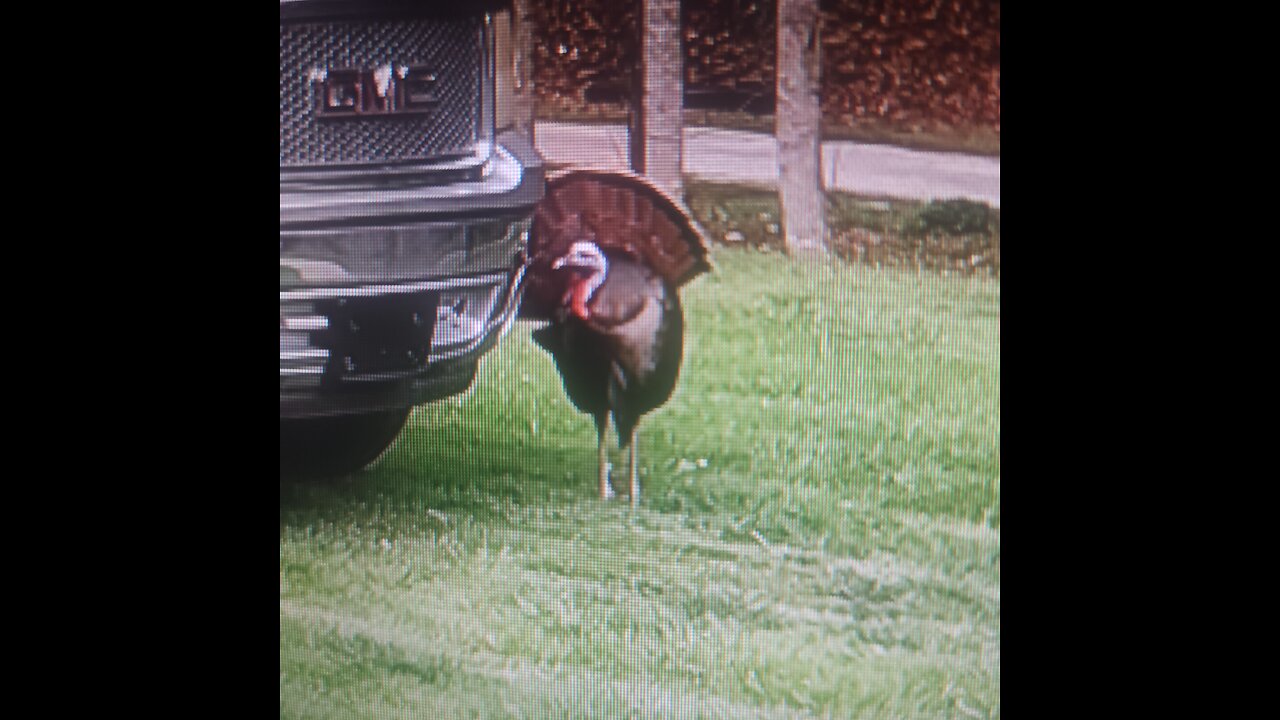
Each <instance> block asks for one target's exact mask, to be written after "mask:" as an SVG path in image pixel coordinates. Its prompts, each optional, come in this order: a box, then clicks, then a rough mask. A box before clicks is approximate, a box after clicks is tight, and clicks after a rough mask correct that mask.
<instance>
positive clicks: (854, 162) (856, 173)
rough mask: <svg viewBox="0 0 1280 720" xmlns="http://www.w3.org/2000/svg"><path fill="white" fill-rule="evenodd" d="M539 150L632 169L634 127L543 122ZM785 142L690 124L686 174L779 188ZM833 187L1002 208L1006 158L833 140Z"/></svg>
mask: <svg viewBox="0 0 1280 720" xmlns="http://www.w3.org/2000/svg"><path fill="white" fill-rule="evenodd" d="M536 136H537V137H536V139H537V147H538V152H540V153H542V156H543V157H544V158H545V159H546V160H547V161H548V162H552V163H564V164H570V165H575V166H579V167H589V168H594V169H599V170H626V169H628V166H627V128H626V126H624V125H582V124H573V123H553V122H540V123H538V125H537V130H536ZM777 157H778V154H777V142H776V141H775V140H774V138H773V136H772V135H767V134H765V133H756V132H747V131H742V130H722V129H719V128H706V127H687V128H685V129H684V172H685V174H686V175H688V176H690V177H693V178H696V179H699V180H707V181H711V182H732V183H742V184H746V185H756V186H759V187H776V186H777V182H778V160H777ZM822 174H823V182H824V183H825V185H826V187H827V189H828V190H840V191H844V192H850V193H856V194H859V195H867V196H872V197H890V198H900V199H907V200H931V199H951V198H965V199H968V200H976V201H979V202H985V203H987V204H989V205H991V206H992V207H997V208H998V207H1000V159H999V158H991V157H982V156H976V155H962V154H957V153H941V152H928V151H923V150H908V149H906V148H900V147H893V146H890V145H871V144H867V143H857V142H849V141H843V140H833V141H828V142H824V143H822Z"/></svg>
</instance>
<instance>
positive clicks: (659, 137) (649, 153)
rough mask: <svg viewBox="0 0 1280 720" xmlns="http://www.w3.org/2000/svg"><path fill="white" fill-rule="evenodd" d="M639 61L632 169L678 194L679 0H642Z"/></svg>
mask: <svg viewBox="0 0 1280 720" xmlns="http://www.w3.org/2000/svg"><path fill="white" fill-rule="evenodd" d="M638 2H640V3H641V4H642V5H643V7H642V10H641V13H640V17H641V22H640V41H641V45H640V53H639V57H640V62H639V63H638V66H637V69H636V73H635V75H634V76H633V80H632V84H631V86H632V102H631V122H630V130H631V169H632V170H633V171H635V172H636V173H637V174H641V175H645V176H647V177H648V178H649V179H650V180H651V181H653V183H654V184H655V185H657V186H658V187H660V188H662V189H663V190H665V191H667V192H668V193H670V194H671V196H672V197H675V198H677V199H679V198H681V197H682V195H683V192H684V182H683V176H682V175H681V157H682V151H683V148H682V145H681V133H682V131H683V128H684V113H683V108H684V71H683V62H682V61H683V59H684V54H683V53H682V52H681V47H680V0H638Z"/></svg>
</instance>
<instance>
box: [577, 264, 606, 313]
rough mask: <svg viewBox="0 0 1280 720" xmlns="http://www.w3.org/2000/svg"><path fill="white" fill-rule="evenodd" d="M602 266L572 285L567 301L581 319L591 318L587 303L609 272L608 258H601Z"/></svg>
mask: <svg viewBox="0 0 1280 720" xmlns="http://www.w3.org/2000/svg"><path fill="white" fill-rule="evenodd" d="M602 259H603V260H604V267H603V268H600V269H599V270H596V271H595V272H593V273H591V274H590V275H588V276H587V277H586V278H585V279H582V280H579V281H578V282H577V284H575V285H574V286H573V296H572V298H570V301H569V309H570V310H572V311H573V314H574V315H577V316H578V317H579V318H581V319H583V320H590V319H591V312H590V311H589V310H587V303H588V302H590V301H591V296H593V295H595V294H596V290H599V289H600V286H601V285H603V284H604V280H605V276H607V275H608V274H609V260H608V259H607V258H603V257H602Z"/></svg>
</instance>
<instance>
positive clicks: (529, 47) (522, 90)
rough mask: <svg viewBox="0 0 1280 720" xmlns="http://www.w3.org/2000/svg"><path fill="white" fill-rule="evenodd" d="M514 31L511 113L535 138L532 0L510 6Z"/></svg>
mask: <svg viewBox="0 0 1280 720" xmlns="http://www.w3.org/2000/svg"><path fill="white" fill-rule="evenodd" d="M511 34H512V41H513V42H512V43H511V44H512V49H513V55H514V57H513V58H512V75H513V76H514V85H515V87H514V88H513V92H512V113H513V115H514V120H515V126H516V127H517V128H519V129H520V130H521V131H522V132H524V133H525V134H526V135H528V137H529V142H530V143H532V142H533V141H534V136H533V119H534V92H533V38H534V17H533V0H514V2H513V3H512V6H511Z"/></svg>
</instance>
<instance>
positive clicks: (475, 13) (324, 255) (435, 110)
mask: <svg viewBox="0 0 1280 720" xmlns="http://www.w3.org/2000/svg"><path fill="white" fill-rule="evenodd" d="M509 30H510V8H509V0H507V2H503V1H502V0H434V1H425V2H410V1H408V0H362V1H352V0H281V2H280V442H281V472H282V474H290V475H294V474H305V475H336V474H345V473H348V472H351V471H353V470H356V469H359V468H361V467H363V466H365V465H367V464H368V463H370V462H372V461H373V460H374V459H375V458H376V457H377V456H378V455H379V454H381V453H382V452H383V451H384V450H385V449H386V448H387V447H388V446H390V444H391V443H392V442H393V441H394V440H395V438H396V436H397V435H398V434H399V433H400V431H401V429H402V428H403V426H404V424H405V421H406V419H407V418H408V415H409V412H410V411H411V410H412V408H413V407H414V406H415V405H419V404H422V403H427V402H431V401H434V400H440V399H442V398H447V397H449V396H452V395H456V394H458V393H461V392H463V391H464V390H466V389H467V388H468V387H469V386H470V385H471V383H472V381H473V379H474V378H475V374H476V369H477V365H478V363H479V361H480V359H481V357H482V356H483V355H484V354H485V353H486V352H487V351H488V350H490V348H492V347H493V345H494V343H495V342H496V341H497V340H498V338H499V337H500V336H501V335H502V334H503V333H504V331H505V330H506V329H507V328H508V327H509V326H510V323H511V322H512V320H513V319H514V317H515V315H516V312H517V309H518V306H519V304H520V298H521V292H522V289H523V287H522V286H523V283H522V280H523V278H524V273H525V271H526V269H527V267H528V263H529V259H528V254H527V252H526V249H527V243H528V233H529V225H530V218H531V215H532V213H533V210H534V207H535V205H536V204H537V203H538V201H539V200H540V199H541V198H542V196H543V193H544V189H545V178H544V173H543V165H542V160H541V159H540V158H539V157H538V154H537V152H536V151H535V150H534V148H533V146H532V143H531V140H530V138H529V136H528V134H527V133H525V132H521V131H520V130H518V129H517V123H515V122H514V121H512V120H511V117H512V115H511V113H510V111H509V109H508V108H506V107H504V102H506V100H507V99H508V98H509V97H510V96H511V88H512V83H513V82H514V78H515V75H514V71H513V68H512V63H513V56H512V52H511V49H510V47H509V38H510V32H509Z"/></svg>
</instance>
